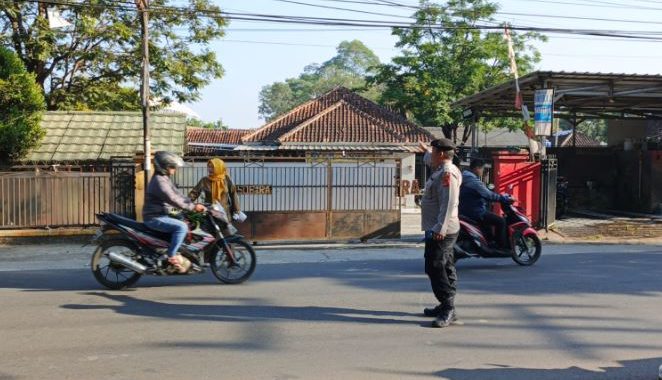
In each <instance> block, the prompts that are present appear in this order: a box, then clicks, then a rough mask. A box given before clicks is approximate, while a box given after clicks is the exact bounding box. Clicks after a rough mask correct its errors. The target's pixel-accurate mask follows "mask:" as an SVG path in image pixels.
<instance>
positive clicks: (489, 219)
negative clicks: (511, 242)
mask: <svg viewBox="0 0 662 380" xmlns="http://www.w3.org/2000/svg"><path fill="white" fill-rule="evenodd" d="M484 170H485V161H483V160H482V159H480V158H474V159H472V160H471V162H470V164H469V170H465V171H464V172H463V173H462V186H461V187H460V215H462V216H465V217H467V218H470V219H473V220H475V221H476V222H478V223H480V224H482V225H487V226H492V227H494V229H495V231H496V239H495V240H496V243H497V244H498V248H500V249H505V248H506V247H507V236H506V220H505V219H504V218H502V217H500V216H499V215H497V214H495V213H493V212H491V211H489V210H488V202H509V201H510V197H508V196H505V195H500V194H497V193H495V192H493V191H490V190H489V189H488V188H487V186H485V184H484V183H483V181H481V178H482V177H483V172H484Z"/></svg>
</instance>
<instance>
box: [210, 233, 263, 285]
mask: <svg viewBox="0 0 662 380" xmlns="http://www.w3.org/2000/svg"><path fill="white" fill-rule="evenodd" d="M226 244H227V245H228V246H229V248H230V250H231V251H232V252H227V248H226V247H225V246H221V247H220V248H219V249H218V250H216V252H215V253H214V254H212V255H211V257H210V260H209V267H210V268H211V271H212V273H213V274H214V276H215V277H216V278H217V279H218V280H219V281H221V282H222V283H224V284H241V283H242V282H244V281H246V280H248V279H249V278H250V277H251V275H252V274H253V272H254V271H255V266H256V264H257V257H256V256H255V250H254V249H253V247H252V246H251V245H250V243H248V242H247V241H245V240H235V241H232V242H227V243H226ZM231 257H234V260H232V259H231ZM233 261H234V262H233Z"/></svg>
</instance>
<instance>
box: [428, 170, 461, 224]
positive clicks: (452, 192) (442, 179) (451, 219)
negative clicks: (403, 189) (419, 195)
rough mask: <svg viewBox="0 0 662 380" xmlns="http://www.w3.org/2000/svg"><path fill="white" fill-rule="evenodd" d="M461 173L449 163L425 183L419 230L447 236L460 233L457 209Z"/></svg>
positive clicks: (436, 171)
mask: <svg viewBox="0 0 662 380" xmlns="http://www.w3.org/2000/svg"><path fill="white" fill-rule="evenodd" d="M461 184H462V173H460V169H458V168H457V167H456V166H455V165H453V164H452V163H451V162H450V161H446V162H444V164H443V165H442V166H441V167H439V168H437V169H436V170H435V171H434V172H433V173H432V175H431V176H430V178H429V179H428V181H427V182H426V183H425V193H424V194H423V199H421V229H422V230H423V231H432V232H434V233H438V234H442V235H449V234H455V233H457V232H459V231H460V219H459V213H458V207H459V203H460V185H461Z"/></svg>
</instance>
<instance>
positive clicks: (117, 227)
mask: <svg viewBox="0 0 662 380" xmlns="http://www.w3.org/2000/svg"><path fill="white" fill-rule="evenodd" d="M182 215H183V217H184V220H185V221H186V222H187V224H188V225H189V233H188V236H187V237H186V240H185V241H184V244H182V247H181V248H180V251H179V252H180V253H181V254H182V256H184V257H185V258H186V259H188V260H189V261H190V262H191V265H190V267H189V268H188V270H187V271H186V272H185V273H183V275H189V274H201V273H204V272H205V267H207V266H208V267H209V268H210V269H211V272H212V273H213V274H214V276H215V277H216V278H217V279H218V280H219V281H221V282H223V283H226V284H239V283H242V282H244V281H246V280H248V278H249V277H250V276H251V275H252V274H253V272H254V271H255V265H256V263H257V259H256V256H255V251H254V250H253V247H252V246H251V245H250V243H249V242H248V241H246V240H245V239H244V238H243V237H242V236H241V235H238V234H237V229H236V228H235V227H234V226H233V225H232V223H231V222H230V220H229V218H228V217H227V215H226V213H225V212H224V211H223V207H221V206H220V205H218V204H214V205H211V206H209V207H208V211H207V212H205V213H185V214H182ZM97 219H98V220H99V222H100V224H101V227H100V228H99V230H98V231H97V234H96V235H95V238H94V239H93V242H94V243H96V244H97V246H98V247H97V249H96V250H95V252H94V254H93V255H92V264H91V268H92V273H93V274H94V277H95V278H96V279H97V281H98V282H99V283H100V284H101V285H103V286H105V287H108V288H110V289H116V290H117V289H124V288H126V287H129V286H131V285H133V284H135V283H136V282H137V281H138V280H139V279H140V277H141V276H142V275H144V274H145V275H160V276H170V275H182V274H180V273H179V271H178V270H177V269H176V268H174V267H173V266H172V265H170V264H169V263H168V260H167V259H164V253H165V252H166V250H167V248H168V245H169V241H170V234H166V233H162V232H158V231H154V230H151V229H149V228H148V227H147V226H145V225H144V224H142V223H139V222H136V221H135V220H132V219H128V218H125V217H122V216H119V215H116V214H112V213H100V214H97ZM187 266H188V265H187Z"/></svg>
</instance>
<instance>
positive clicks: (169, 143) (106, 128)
mask: <svg viewBox="0 0 662 380" xmlns="http://www.w3.org/2000/svg"><path fill="white" fill-rule="evenodd" d="M142 122H143V121H142V114H141V113H140V112H82V111H49V112H46V113H45V114H44V116H43V117H42V120H41V124H40V125H41V128H42V129H43V130H44V131H45V132H46V135H45V136H44V138H43V140H42V141H41V144H40V145H39V147H37V148H35V149H33V150H32V151H31V152H30V153H28V155H27V156H26V158H25V159H23V160H22V161H24V162H31V163H72V162H99V161H106V160H109V159H111V158H112V157H134V156H135V154H136V153H138V152H142V151H143V125H142ZM150 124H151V132H152V134H151V143H152V151H158V150H167V151H171V152H174V153H177V154H183V153H184V145H185V133H186V115H183V114H176V113H167V114H165V113H154V114H152V115H151V116H150Z"/></svg>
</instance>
